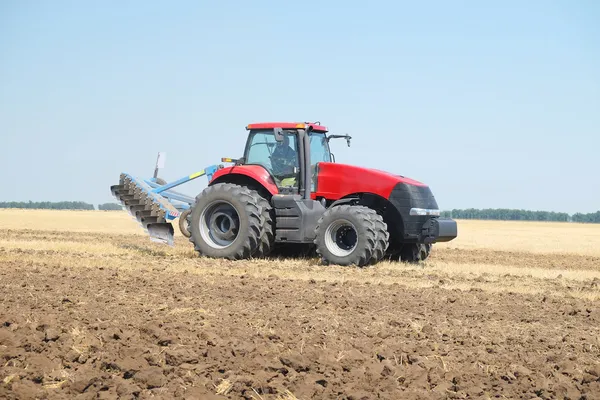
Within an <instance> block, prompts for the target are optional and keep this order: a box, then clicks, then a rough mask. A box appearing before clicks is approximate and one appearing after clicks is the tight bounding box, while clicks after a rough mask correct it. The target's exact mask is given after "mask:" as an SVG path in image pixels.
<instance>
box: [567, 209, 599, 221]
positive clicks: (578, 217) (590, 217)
mask: <svg viewBox="0 0 600 400" xmlns="http://www.w3.org/2000/svg"><path fill="white" fill-rule="evenodd" d="M573 222H589V223H594V224H600V211H596V212H595V213H589V214H581V213H577V214H575V215H573Z"/></svg>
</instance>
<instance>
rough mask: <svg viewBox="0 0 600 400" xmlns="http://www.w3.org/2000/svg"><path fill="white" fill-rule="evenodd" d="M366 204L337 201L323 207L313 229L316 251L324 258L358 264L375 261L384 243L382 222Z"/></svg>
mask: <svg viewBox="0 0 600 400" xmlns="http://www.w3.org/2000/svg"><path fill="white" fill-rule="evenodd" d="M378 221H381V223H383V219H382V218H381V216H380V215H379V214H377V213H376V212H375V210H372V209H370V208H368V207H364V206H356V205H340V206H336V207H333V208H330V209H328V210H327V211H325V213H324V214H323V216H322V217H321V218H320V219H319V222H318V223H317V227H316V229H315V233H316V238H315V241H314V243H315V245H316V247H317V249H316V250H317V253H318V254H319V255H320V256H321V258H322V259H323V261H324V262H326V263H331V264H337V265H357V266H359V267H362V266H365V265H368V264H372V263H374V262H376V261H378V260H379V259H380V258H381V257H382V256H383V253H384V252H385V250H381V249H382V248H383V247H387V246H386V245H385V243H384V242H387V236H386V235H385V234H383V233H382V232H381V229H382V228H383V226H384V225H385V224H384V225H381V224H380V223H379V222H378Z"/></svg>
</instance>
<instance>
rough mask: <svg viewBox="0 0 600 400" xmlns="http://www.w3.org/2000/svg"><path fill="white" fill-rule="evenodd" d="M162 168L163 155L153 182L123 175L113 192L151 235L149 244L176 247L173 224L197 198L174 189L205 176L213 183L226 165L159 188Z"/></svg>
mask: <svg viewBox="0 0 600 400" xmlns="http://www.w3.org/2000/svg"><path fill="white" fill-rule="evenodd" d="M161 164H163V165H162V166H164V153H159V157H158V159H157V164H156V168H155V171H154V176H153V177H152V178H149V179H140V178H137V177H135V176H133V175H131V174H128V173H121V175H120V180H119V184H118V185H113V186H111V188H110V189H111V193H112V195H113V196H114V197H115V198H116V199H117V201H118V202H119V204H120V205H121V206H122V207H123V208H124V209H125V210H126V211H127V212H128V213H129V215H131V217H132V218H133V219H134V220H135V221H136V222H137V223H138V224H139V225H141V227H142V228H143V229H144V230H145V231H146V233H148V234H149V236H150V240H152V241H154V242H158V243H165V244H168V245H170V246H173V245H174V233H175V232H174V229H173V226H172V224H171V222H172V221H173V220H175V219H176V218H178V217H181V215H182V213H184V212H185V211H187V210H189V209H190V208H191V207H192V205H193V204H194V202H195V198H194V197H192V196H188V195H185V194H183V193H179V192H176V191H174V190H172V189H173V188H176V187H178V186H180V185H183V184H185V183H187V182H190V181H192V180H195V179H198V178H200V177H202V176H206V177H207V178H208V182H209V183H210V181H211V180H212V177H213V175H214V174H215V172H217V171H218V170H219V169H221V168H223V165H209V166H207V167H205V168H204V169H202V170H200V171H197V172H194V173H193V174H189V175H186V176H184V177H181V178H179V179H177V180H174V181H172V182H169V183H165V184H160V183H159V181H158V178H157V174H158V169H159V168H162V166H161Z"/></svg>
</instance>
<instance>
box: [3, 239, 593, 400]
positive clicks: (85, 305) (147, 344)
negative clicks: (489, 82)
mask: <svg viewBox="0 0 600 400" xmlns="http://www.w3.org/2000/svg"><path fill="white" fill-rule="evenodd" d="M22 243H36V244H37V247H39V248H40V249H35V248H33V249H32V248H29V247H28V246H25V245H24V244H22ZM65 243H66V244H67V245H68V246H72V250H69V249H68V248H67V250H65V248H66V247H65V246H64V245H65ZM102 245H106V250H101V249H102V248H101V247H93V246H102ZM53 246H54V247H53ZM178 246H179V247H177V248H176V250H173V251H171V252H170V250H169V251H165V250H163V249H164V247H160V246H157V245H154V244H150V243H148V241H147V240H146V238H138V237H134V236H128V235H121V236H119V235H113V236H110V235H104V234H93V233H86V234H69V233H66V232H42V231H15V230H14V231H10V233H9V232H8V231H1V232H0V291H1V293H2V296H1V298H0V398H6V399H30V398H48V399H62V398H65V399H71V398H78V399H97V398H99V399H117V398H123V399H134V398H144V399H145V398H150V397H154V398H203V399H213V398H214V399H218V398H231V399H276V398H279V399H288V400H291V399H295V398H297V399H311V398H318V399H400V398H402V399H447V398H452V399H454V398H456V399H463V398H475V399H479V398H481V399H487V398H524V399H534V398H540V399H600V328H599V327H600V308H599V307H598V305H599V301H598V300H597V299H596V298H595V297H590V296H589V295H586V296H587V297H586V296H582V297H576V296H573V295H572V292H573V290H587V291H588V292H589V293H598V290H600V289H599V288H598V286H599V285H600V280H599V279H597V278H592V279H584V278H582V279H581V280H577V281H568V282H566V283H565V282H563V281H561V280H558V281H560V282H562V283H557V282H555V281H554V280H548V279H542V280H539V281H537V280H535V279H534V278H527V277H524V276H522V277H518V278H515V277H514V276H507V277H506V278H507V279H521V280H527V279H531V280H532V281H531V282H533V284H535V282H544V281H545V283H546V286H545V287H546V289H545V292H544V293H539V292H531V293H516V292H512V291H510V290H498V291H492V290H484V289H481V288H479V287H478V286H477V282H478V279H479V278H481V276H474V277H471V278H470V279H466V278H465V277H464V276H463V277H460V276H458V275H459V274H457V275H456V276H455V275H454V274H452V273H449V274H446V275H442V274H440V273H436V274H432V273H430V272H428V270H427V269H428V268H430V265H435V264H436V263H438V264H439V263H444V262H451V263H454V262H457V261H460V254H459V252H457V250H454V249H442V250H439V251H437V252H434V253H433V255H432V259H431V264H427V263H426V264H425V265H424V266H422V267H420V268H421V269H420V270H415V269H410V268H411V267H409V266H407V265H405V264H401V263H398V264H395V265H391V266H390V265H385V266H381V267H374V268H372V269H366V270H362V271H361V270H357V269H344V268H335V267H333V268H331V267H325V266H320V265H318V263H316V262H314V261H311V260H307V261H304V260H298V261H277V260H276V261H269V262H262V263H264V264H256V263H252V262H250V263H248V262H237V263H236V262H231V263H220V262H216V261H212V260H204V259H202V258H198V257H195V256H194V255H193V254H191V253H189V252H188V250H187V247H186V244H185V243H183V242H180V243H178ZM31 247H34V246H31ZM117 249H118V250H117ZM483 253H484V255H481V254H478V255H473V254H472V255H471V256H473V257H475V258H477V260H476V262H481V261H480V259H484V258H486V257H488V258H490V257H491V258H490V259H493V260H496V259H498V260H502V259H504V260H506V259H515V260H518V259H519V257H518V256H516V255H515V254H516V253H514V252H513V253H510V252H506V253H503V252H500V251H492V250H490V251H488V252H487V253H486V252H485V251H484V252H483ZM465 254H471V253H470V252H467V253H465ZM485 254H487V256H486V255H485ZM511 257H512V258H511ZM526 257H529V258H535V257H536V256H535V255H532V254H529V255H527V256H526ZM538 257H539V260H541V261H539V262H540V263H541V265H542V266H541V267H540V268H548V269H551V270H552V268H558V267H561V268H570V269H572V268H576V262H577V261H579V262H581V263H582V264H583V265H582V267H583V269H584V270H594V269H598V267H599V266H598V265H597V264H596V262H595V261H597V260H598V259H597V258H593V257H591V258H590V257H588V258H584V257H583V256H581V257H578V256H572V257H574V258H572V259H571V261H572V263H571V264H568V263H567V264H565V261H564V260H558V261H557V264H556V265H555V266H554V267H553V266H552V265H553V264H552V261H551V260H550V261H549V260H546V258H548V257H550V256H549V255H542V256H538ZM448 260H450V261H448ZM535 260H538V259H535ZM535 260H530V264H531V263H535V262H536V261H535ZM544 260H546V261H544ZM546 262H547V263H549V265H548V266H547V267H544V266H543V265H545V264H544V263H546ZM286 263H289V264H286ZM303 263H304V264H306V267H303V266H298V265H300V264H303ZM550 264H552V265H550ZM500 265H502V263H500ZM261 266H262V267H261ZM288 267H289V268H288ZM300 268H306V269H305V270H302V271H303V272H298V271H300ZM378 268H379V269H378ZM431 268H433V267H431ZM289 270H292V271H296V272H295V273H296V275H292V274H290V273H288V272H286V271H289ZM390 270H398V271H403V270H404V271H405V272H406V274H405V275H403V274H401V273H398V275H393V274H392V273H391V272H390ZM363 273H364V274H365V276H369V277H370V278H371V279H368V280H367V279H365V281H364V282H363V281H361V278H360V276H361V274H363ZM374 274H375V275H377V274H379V276H378V278H379V279H378V280H377V281H375V280H373V279H372V278H373V276H374ZM307 276H309V277H308V278H307ZM388 276H390V277H391V278H390V279H389V280H388V279H386V277H388ZM586 276H587V275H586ZM455 278H456V279H457V280H462V281H461V282H463V283H465V282H466V283H465V284H471V283H472V286H471V287H467V288H463V289H462V290H459V289H456V288H452V281H453V279H455ZM403 279H405V280H406V284H404V283H403V282H404V281H403ZM416 280H419V284H415V282H416ZM533 284H532V285H533ZM540 284H541V283H540ZM574 288H575V289H574Z"/></svg>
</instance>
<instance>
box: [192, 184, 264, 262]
mask: <svg viewBox="0 0 600 400" xmlns="http://www.w3.org/2000/svg"><path fill="white" fill-rule="evenodd" d="M258 197H259V196H258V194H257V193H256V192H255V191H253V190H250V189H248V188H246V187H244V186H239V185H234V184H231V183H218V184H216V185H213V186H209V187H208V188H206V189H204V190H203V191H202V193H201V194H200V195H198V197H197V198H196V203H195V204H194V206H193V210H192V213H191V216H190V232H191V237H190V241H191V242H192V243H194V248H195V249H196V251H198V252H199V253H200V254H202V255H205V256H208V257H213V258H227V259H230V260H239V259H246V258H250V257H251V256H252V254H253V253H254V252H255V251H256V250H257V248H258V246H259V240H260V237H261V233H262V229H261V207H260V206H259V204H258Z"/></svg>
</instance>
